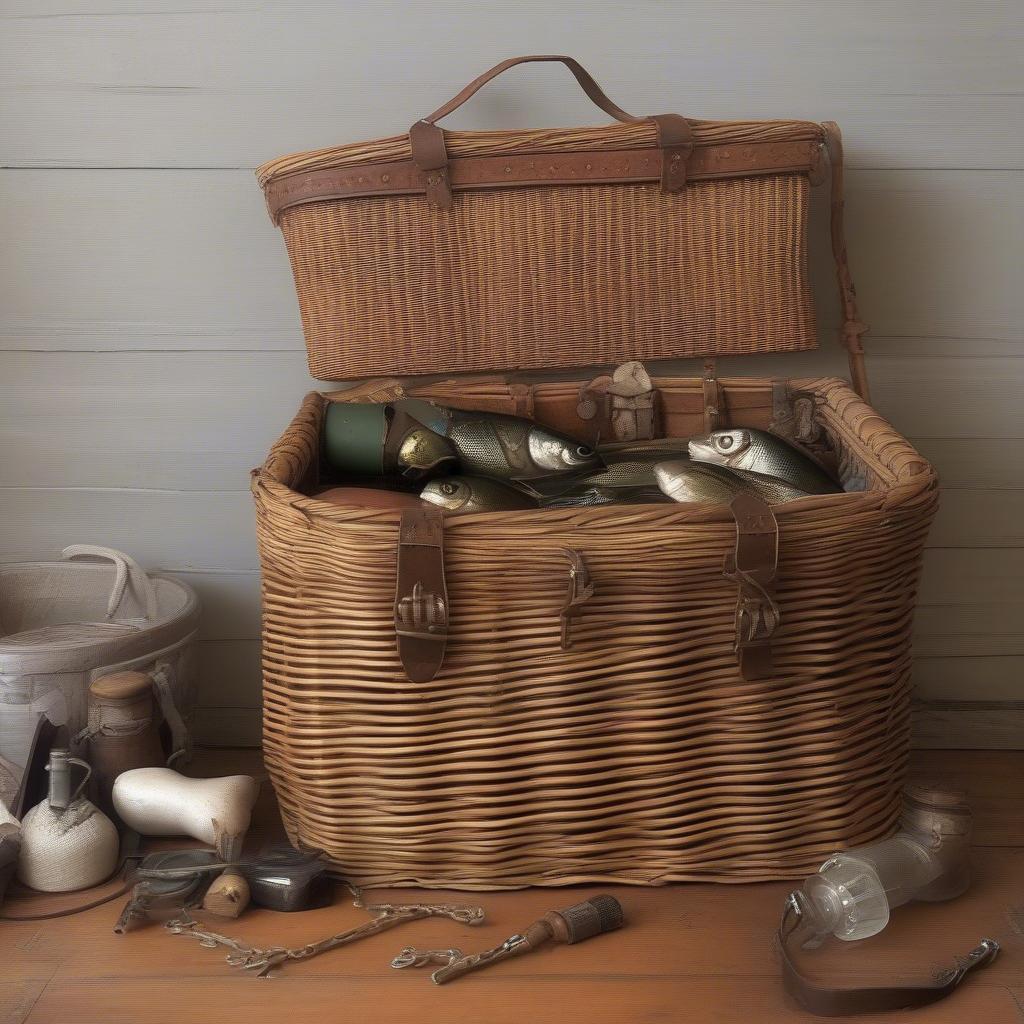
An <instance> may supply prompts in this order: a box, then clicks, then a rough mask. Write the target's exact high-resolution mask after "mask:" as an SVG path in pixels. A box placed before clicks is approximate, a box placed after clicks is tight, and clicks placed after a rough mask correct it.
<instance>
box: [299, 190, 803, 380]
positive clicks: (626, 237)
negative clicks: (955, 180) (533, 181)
mask: <svg viewBox="0 0 1024 1024" xmlns="http://www.w3.org/2000/svg"><path fill="white" fill-rule="evenodd" d="M807 193H808V184H807V178H806V177H805V176H798V175H776V176H768V177H761V178H735V179H732V180H729V181H725V182H717V181H716V182H695V183H693V184H692V185H691V186H690V187H688V188H687V189H686V191H685V192H684V193H683V194H681V195H668V194H664V193H662V192H661V190H660V189H659V188H658V187H657V186H650V185H636V186H628V187H626V186H612V187H600V186H599V187H591V188H578V187H572V186H569V187H563V188H544V189H521V190H496V191H487V192H483V193H478V194H473V195H468V194H467V195H461V196H459V197H458V200H457V202H456V204H455V207H454V208H453V209H452V210H450V211H438V210H434V209H431V208H430V207H428V206H427V205H426V204H425V203H424V202H423V199H422V197H420V196H395V197H388V198H370V199H356V200H348V201H346V202H339V203H315V204H311V205H308V206H300V207H296V208H294V209H291V210H288V211H287V212H286V213H285V214H284V215H283V217H282V220H281V227H282V230H283V232H284V235H285V239H286V240H287V244H288V250H289V255H290V257H291V261H292V270H293V273H294V276H295V283H296V288H297V291H298V295H299V305H300V309H301V313H302V323H303V327H304V330H305V334H306V340H307V344H308V346H309V361H310V372H311V373H312V374H313V376H315V377H320V378H321V379H325V380H343V379H348V378H351V377H362V376H373V375H381V374H385V375H386V374H394V373H416V372H430V371H437V370H444V369H447V368H455V367H458V368H459V369H460V370H461V371H488V370H493V369H495V368H496V367H500V368H505V369H508V368H523V367H548V368H550V367H556V366H585V365H606V364H610V363H615V362H616V361H618V360H619V359H621V358H622V355H623V344H624V341H623V339H629V341H628V344H629V352H630V354H631V356H632V357H633V358H636V359H644V360H653V359H668V358H674V357H678V356H681V355H705V354H717V355H735V354H740V353H744V352H770V351H793V350H797V349H808V348H813V347H814V346H815V344H816V336H815V325H814V313H813V309H812V306H811V301H810V289H809V285H808V283H807V279H806V253H805V236H806V218H807Z"/></svg>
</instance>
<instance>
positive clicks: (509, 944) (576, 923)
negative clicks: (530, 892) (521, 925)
mask: <svg viewBox="0 0 1024 1024" xmlns="http://www.w3.org/2000/svg"><path fill="white" fill-rule="evenodd" d="M622 924H623V916H622V906H621V904H620V903H619V901H618V900H617V899H616V898H615V897H614V896H608V895H606V894H603V895H600V896H595V897H594V898H593V899H589V900H584V901H583V902H582V903H577V904H575V905H574V906H571V907H567V908H566V909H565V910H550V911H548V913H546V914H545V915H544V916H543V917H542V918H541V919H540V920H539V921H534V923H533V924H531V925H530V926H529V927H528V928H526V929H525V930H524V931H523V932H522V933H521V934H518V935H513V936H511V937H510V938H508V939H506V940H505V941H504V942H503V943H502V944H501V945H500V946H495V947H494V948H493V949H488V950H487V951H485V952H483V953H474V954H472V955H471V956H462V955H461V953H460V952H459V951H458V950H429V951H426V952H423V951H420V950H416V949H412V948H407V949H404V950H402V952H401V953H400V954H399V955H398V956H397V957H395V959H394V960H392V961H391V966H392V967H399V968H401V967H422V966H426V965H427V964H429V963H436V962H437V961H438V959H441V960H448V962H447V963H446V964H445V966H443V967H439V968H438V969H437V970H436V971H434V973H433V974H432V975H431V977H432V978H433V979H434V983H435V984H437V985H444V984H445V983H446V982H449V981H454V980H455V979H456V978H461V977H462V975H464V974H469V972H470V971H476V970H479V969H480V968H481V967H488V966H490V965H491V964H493V963H497V962H498V961H499V960H507V959H509V958H510V957H514V956H519V955H520V954H522V953H528V952H530V951H531V950H534V949H537V948H538V947H539V946H542V945H544V943H546V942H564V943H566V944H567V945H572V944H574V943H576V942H583V941H584V940H585V939H592V938H593V937H594V936H595V935H601V934H603V933H604V932H610V931H614V930H615V929H616V928H621V927H622ZM438 954H445V955H444V956H440V955H438Z"/></svg>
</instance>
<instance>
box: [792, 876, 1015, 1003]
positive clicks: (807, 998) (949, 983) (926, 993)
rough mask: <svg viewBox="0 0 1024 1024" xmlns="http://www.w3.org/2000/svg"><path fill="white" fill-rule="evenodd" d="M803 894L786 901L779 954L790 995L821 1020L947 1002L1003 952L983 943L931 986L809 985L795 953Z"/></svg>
mask: <svg viewBox="0 0 1024 1024" xmlns="http://www.w3.org/2000/svg"><path fill="white" fill-rule="evenodd" d="M800 923H801V913H800V902H799V893H793V894H792V895H791V896H790V897H789V899H788V900H787V901H786V909H785V910H784V911H783V914H782V923H781V924H780V925H779V931H778V940H779V952H780V954H781V956H782V981H783V984H784V985H785V987H786V991H787V992H788V993H789V994H790V995H791V996H792V997H793V998H794V999H795V1000H796V1001H797V1002H798V1003H800V1005H801V1006H803V1007H804V1009H806V1010H809V1011H810V1012H811V1013H814V1014H817V1015H818V1016H819V1017H845V1016H847V1015H853V1014H860V1013H881V1012H883V1011H886V1010H909V1009H912V1008H913V1007H917V1006H927V1005H928V1004H929V1003H935V1002H938V1001H939V1000H940V999H945V998H946V996H948V995H950V994H951V993H952V992H953V990H954V989H955V988H956V987H957V986H958V985H959V984H960V982H961V981H963V980H964V977H965V976H966V975H967V974H968V972H969V971H972V970H975V969H976V968H980V967H985V966H986V965H987V964H990V963H992V961H993V960H994V959H995V958H996V954H997V953H998V952H999V943H998V942H995V941H994V940H993V939H982V940H981V942H980V943H979V945H978V946H976V947H975V948H974V949H972V950H971V951H970V953H968V954H967V956H966V957H964V958H963V959H962V960H960V961H959V962H958V963H957V965H956V967H953V968H950V969H949V970H946V971H943V972H942V973H941V974H940V975H939V976H938V977H937V978H936V979H935V981H933V982H932V983H931V984H922V985H884V986H879V987H877V988H825V987H823V986H820V985H815V984H814V983H813V982H811V981H809V980H808V979H807V978H806V977H805V976H804V975H803V974H802V973H801V972H800V970H799V968H798V967H797V965H796V962H795V960H794V953H795V952H796V950H797V949H798V948H799V942H800V932H801V927H800Z"/></svg>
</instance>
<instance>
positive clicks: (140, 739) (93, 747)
mask: <svg viewBox="0 0 1024 1024" xmlns="http://www.w3.org/2000/svg"><path fill="white" fill-rule="evenodd" d="M87 735H88V739H89V763H90V764H91V765H92V770H93V784H94V786H95V793H96V801H97V803H98V804H99V805H100V806H101V807H102V808H103V809H104V810H105V811H107V812H108V813H110V812H111V811H112V810H113V806H114V805H113V802H112V801H111V795H110V794H111V790H112V789H113V788H114V780H115V779H116V778H117V777H118V775H120V774H121V773H122V772H127V771H131V770H132V769H133V768H158V767H161V766H162V765H163V764H164V763H165V761H166V757H165V755H164V750H163V745H162V744H161V742H160V732H159V730H158V728H157V722H156V717H155V712H154V706H153V683H152V679H151V678H150V677H149V676H148V675H147V674H146V673H144V672H114V673H111V674H110V675H107V676H101V677H100V678H99V679H96V680H95V681H94V682H93V683H92V685H91V686H90V687H89V726H88V733H87Z"/></svg>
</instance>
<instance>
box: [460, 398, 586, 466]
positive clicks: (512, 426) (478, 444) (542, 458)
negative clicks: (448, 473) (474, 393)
mask: <svg viewBox="0 0 1024 1024" xmlns="http://www.w3.org/2000/svg"><path fill="white" fill-rule="evenodd" d="M448 437H449V439H450V440H451V442H452V444H453V445H454V446H455V449H456V452H457V453H458V456H459V461H460V463H461V465H462V468H463V469H464V470H465V471H466V472H467V473H470V474H481V475H483V476H491V477H497V478H498V479H502V480H531V479H536V478H538V477H544V476H550V475H553V474H557V473H572V472H580V471H583V470H587V469H596V468H598V467H599V466H601V465H602V462H601V459H600V457H599V456H598V454H597V452H595V451H594V449H593V448H591V447H590V446H589V445H586V444H583V443H582V442H581V441H574V440H573V439H572V438H570V437H566V436H564V435H562V434H558V433H556V432H555V431H553V430H548V429H547V428H546V427H541V426H538V424H536V423H534V422H533V421H532V420H527V419H522V418H520V417H519V416H505V415H503V414H501V413H470V412H461V411H457V410H452V413H451V420H450V423H449V427H448Z"/></svg>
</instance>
